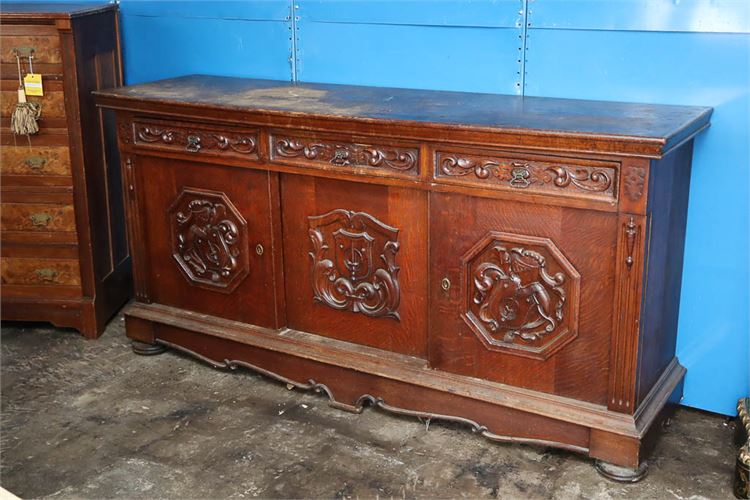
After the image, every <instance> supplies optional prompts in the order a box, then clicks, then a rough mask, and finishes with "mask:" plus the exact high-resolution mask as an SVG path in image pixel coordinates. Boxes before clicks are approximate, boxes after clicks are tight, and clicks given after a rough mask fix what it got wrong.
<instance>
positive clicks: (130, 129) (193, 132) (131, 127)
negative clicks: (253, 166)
mask: <svg viewBox="0 0 750 500" xmlns="http://www.w3.org/2000/svg"><path fill="white" fill-rule="evenodd" d="M122 127H123V128H122V129H121V131H120V133H121V134H124V137H123V140H124V142H129V141H131V140H132V142H133V143H134V144H135V145H136V146H138V147H141V148H145V149H154V150H162V151H174V152H180V153H185V152H187V153H192V154H195V155H196V156H206V155H208V156H214V157H216V156H219V157H224V158H240V159H245V160H257V159H258V131H257V130H256V129H243V128H232V127H221V126H219V127H214V126H211V125H204V124H191V123H186V122H177V123H175V122H168V121H163V120H154V119H134V120H133V122H132V123H127V122H125V123H124V124H123V125H122Z"/></svg>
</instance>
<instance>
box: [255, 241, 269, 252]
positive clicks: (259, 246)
mask: <svg viewBox="0 0 750 500" xmlns="http://www.w3.org/2000/svg"><path fill="white" fill-rule="evenodd" d="M265 251H266V249H265V248H263V245H261V244H260V243H258V244H257V245H255V253H257V254H258V255H263V253H264V252H265Z"/></svg>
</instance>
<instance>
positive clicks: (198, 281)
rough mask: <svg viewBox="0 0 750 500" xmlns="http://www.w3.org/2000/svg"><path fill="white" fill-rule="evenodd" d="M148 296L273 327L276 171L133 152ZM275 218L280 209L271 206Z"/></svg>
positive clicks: (200, 310)
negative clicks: (274, 172) (272, 172)
mask: <svg viewBox="0 0 750 500" xmlns="http://www.w3.org/2000/svg"><path fill="white" fill-rule="evenodd" d="M136 161H137V169H138V172H139V185H140V186H141V190H142V196H141V200H142V202H143V206H144V209H143V213H145V214H146V216H145V217H144V218H143V223H144V226H145V227H144V230H143V234H144V235H145V238H146V242H145V246H146V248H147V256H148V264H147V267H148V270H147V272H148V273H149V274H148V283H149V293H150V297H151V300H152V301H153V302H157V303H160V304H165V305H170V306H175V307H180V308H184V309H188V310H191V311H197V312H200V313H205V314H210V315H214V316H220V317H222V318H226V319H230V320H237V321H243V322H245V323H251V324H255V325H259V326H264V327H278V326H280V324H279V323H280V320H279V319H278V316H279V315H278V314H277V309H276V300H275V286H276V282H275V281H274V272H273V271H274V258H275V257H278V256H277V255H276V252H274V230H278V229H279V228H278V227H274V224H273V212H272V208H271V207H278V199H277V196H274V195H273V193H278V184H277V177H276V176H275V175H274V174H269V173H268V172H263V171H256V170H249V169H243V168H235V167H226V166H221V165H209V164H202V163H197V162H189V161H182V160H170V159H163V158H152V157H145V156H144V157H139V158H137V160H136ZM275 210H276V212H275V213H276V216H277V217H278V208H275Z"/></svg>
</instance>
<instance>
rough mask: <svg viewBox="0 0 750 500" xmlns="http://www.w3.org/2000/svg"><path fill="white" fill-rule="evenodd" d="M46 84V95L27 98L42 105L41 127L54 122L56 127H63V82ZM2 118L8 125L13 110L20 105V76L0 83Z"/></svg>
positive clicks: (0, 111)
mask: <svg viewBox="0 0 750 500" xmlns="http://www.w3.org/2000/svg"><path fill="white" fill-rule="evenodd" d="M45 83H46V85H45V88H44V95H42V96H26V100H27V101H29V102H35V103H38V104H40V105H41V109H42V111H41V114H40V117H39V126H40V127H42V126H46V124H48V123H50V122H52V123H53V124H54V125H55V126H61V125H62V122H61V119H64V118H65V93H64V92H63V88H62V82H59V81H57V82H52V81H49V82H43V85H44V84H45ZM0 89H2V90H1V91H0V101H1V102H0V116H2V117H3V118H5V120H3V121H4V122H6V123H7V124H8V125H9V124H10V121H9V120H10V117H11V116H12V115H13V110H14V109H15V108H16V103H18V76H17V75H16V79H15V80H9V81H3V82H2V83H0Z"/></svg>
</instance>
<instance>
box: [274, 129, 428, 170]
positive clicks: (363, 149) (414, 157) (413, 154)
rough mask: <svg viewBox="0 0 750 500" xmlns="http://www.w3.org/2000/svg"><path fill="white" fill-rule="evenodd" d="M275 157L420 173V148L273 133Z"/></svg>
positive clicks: (318, 164)
mask: <svg viewBox="0 0 750 500" xmlns="http://www.w3.org/2000/svg"><path fill="white" fill-rule="evenodd" d="M271 159H273V160H283V161H287V162H291V163H301V164H305V165H312V166H333V167H337V166H338V167H347V166H351V167H359V168H367V169H374V170H384V171H389V172H391V173H397V174H405V175H410V176H411V175H418V174H419V148H418V147H416V146H415V147H396V146H388V145H377V144H365V143H354V142H351V141H338V140H333V139H317V138H312V137H306V136H302V135H290V134H283V133H273V134H272V135H271Z"/></svg>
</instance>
